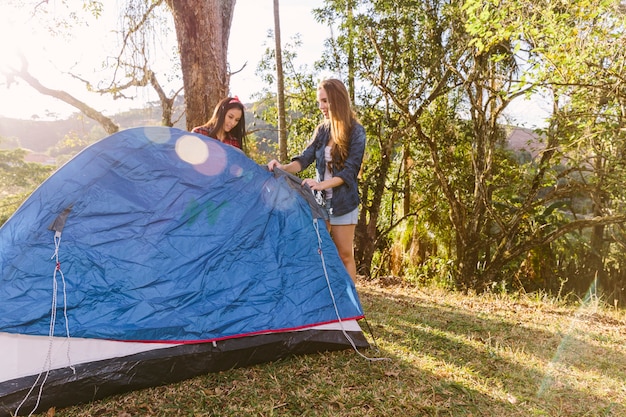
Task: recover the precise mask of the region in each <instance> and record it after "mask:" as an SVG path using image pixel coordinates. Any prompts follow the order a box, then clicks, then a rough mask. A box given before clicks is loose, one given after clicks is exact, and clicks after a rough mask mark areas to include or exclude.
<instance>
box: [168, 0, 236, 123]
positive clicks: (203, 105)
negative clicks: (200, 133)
mask: <svg viewBox="0 0 626 417" xmlns="http://www.w3.org/2000/svg"><path fill="white" fill-rule="evenodd" d="M167 5H168V6H169V8H170V9H171V11H172V16H173V17H174V26H175V28H176V38H177V39H178V49H179V51H180V61H181V62H180V63H181V69H182V73H183V84H184V87H185V113H186V116H187V129H189V130H191V129H192V128H193V127H194V126H198V125H200V124H203V123H205V122H206V121H207V120H208V119H209V118H210V117H211V115H212V113H213V108H214V107H215V105H216V104H217V103H218V102H219V100H220V99H221V98H223V97H225V96H227V95H228V86H229V83H230V80H229V73H228V63H227V52H228V38H229V36H230V25H231V23H232V19H233V12H234V9H235V0H202V1H198V0H167Z"/></svg>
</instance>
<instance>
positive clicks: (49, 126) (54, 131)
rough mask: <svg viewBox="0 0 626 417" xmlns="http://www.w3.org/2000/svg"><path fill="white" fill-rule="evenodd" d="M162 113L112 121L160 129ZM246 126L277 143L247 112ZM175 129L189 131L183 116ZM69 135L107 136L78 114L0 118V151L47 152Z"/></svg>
mask: <svg viewBox="0 0 626 417" xmlns="http://www.w3.org/2000/svg"><path fill="white" fill-rule="evenodd" d="M246 108H248V109H251V108H252V104H250V105H246ZM160 112H161V110H160V107H158V106H152V107H148V108H145V109H135V110H129V111H126V112H123V113H119V114H116V115H114V116H112V117H111V119H112V120H113V121H114V122H115V123H117V124H118V125H119V126H120V127H121V129H129V128H132V127H138V126H158V125H160V124H161V113H160ZM246 124H247V125H248V129H249V131H250V132H251V133H254V132H256V133H257V134H258V135H261V136H262V137H265V138H268V139H270V140H273V141H277V140H278V138H277V136H276V132H275V128H274V127H272V126H270V125H268V124H266V123H265V122H263V121H262V120H259V119H255V118H254V114H253V113H252V112H251V111H250V110H248V111H246ZM174 127H177V128H179V129H185V128H186V126H185V119H184V116H183V117H182V118H181V120H180V121H178V122H177V123H176V124H175V125H174ZM69 134H73V135H75V136H77V137H79V138H81V139H91V140H90V142H93V141H96V140H98V139H102V138H104V137H105V136H107V135H106V133H105V132H104V130H103V129H102V127H101V126H100V125H99V124H98V123H96V122H94V121H93V120H91V119H89V118H87V117H85V116H84V115H82V114H80V113H75V114H73V115H72V116H71V117H69V118H67V119H65V120H55V121H44V120H36V119H33V120H23V119H11V118H7V117H2V116H0V149H13V148H16V147H21V148H25V149H29V150H31V151H33V152H35V153H46V152H47V151H48V150H49V149H50V148H52V147H54V146H55V145H56V144H57V143H58V142H59V141H61V140H62V139H64V138H65V137H66V136H67V135H69Z"/></svg>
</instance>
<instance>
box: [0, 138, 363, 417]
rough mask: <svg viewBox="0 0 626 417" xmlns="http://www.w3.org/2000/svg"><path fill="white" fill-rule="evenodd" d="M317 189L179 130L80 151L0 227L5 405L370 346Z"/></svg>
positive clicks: (55, 401) (78, 397)
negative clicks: (314, 193)
mask: <svg viewBox="0 0 626 417" xmlns="http://www.w3.org/2000/svg"><path fill="white" fill-rule="evenodd" d="M294 184H295V185H294ZM309 197H310V194H307V192H306V190H304V189H302V187H300V186H299V185H298V184H297V183H294V182H292V180H291V179H290V178H289V176H288V175H275V174H273V173H270V172H268V171H267V169H266V168H265V167H263V166H260V165H258V164H256V163H254V162H253V161H252V160H250V159H249V158H248V157H246V156H245V155H244V154H243V153H242V152H241V151H239V150H238V149H236V148H234V147H231V146H228V145H223V144H222V143H220V142H218V141H215V140H213V139H209V138H206V137H202V136H200V135H196V134H192V133H189V132H186V131H182V130H178V129H173V128H163V127H149V128H135V129H129V130H125V131H122V132H119V133H116V134H114V135H112V136H110V137H108V138H106V139H103V140H102V141H100V142H98V143H96V144H94V145H92V146H90V147H88V148H87V149H85V150H84V151H83V152H81V153H80V154H78V155H77V156H76V157H74V158H73V159H72V160H71V161H69V162H68V163H67V164H65V165H64V166H63V167H61V168H60V169H59V170H58V171H57V172H56V173H55V174H54V175H52V176H51V177H50V178H49V179H48V180H47V181H45V182H44V183H43V184H42V185H41V186H40V187H39V188H38V189H37V190H36V191H35V192H34V193H33V194H32V195H31V197H30V198H29V199H28V200H27V201H26V202H25V203H24V204H23V205H22V206H21V207H20V208H19V209H18V210H17V212H16V213H15V214H14V215H13V216H12V217H11V218H10V219H9V220H8V221H7V222H6V223H5V224H4V225H3V227H2V228H0V274H1V275H0V300H1V302H0V350H1V351H2V355H0V356H2V358H0V416H4V415H9V414H10V413H15V412H16V410H17V411H19V413H22V412H29V411H30V410H31V409H33V408H36V409H38V410H43V409H45V408H47V407H50V406H57V407H61V406H66V405H70V404H75V403H80V402H86V401H91V400H94V399H97V398H102V397H104V396H107V395H111V394H114V393H119V392H124V391H129V390H134V389H138V388H143V387H148V386H155V385H160V384H164V383H168V382H172V381H178V380H181V379H185V378H189V377H191V376H195V375H199V374H203V373H206V372H214V371H219V370H224V369H229V368H232V367H235V366H247V365H251V364H255V363H260V362H265V361H271V360H275V359H279V358H282V357H285V356H289V355H293V354H302V353H309V352H317V351H324V350H336V349H345V348H350V347H353V348H362V347H367V346H368V344H367V341H366V340H365V338H364V337H363V334H362V332H361V329H360V328H359V326H358V324H357V320H358V319H360V318H362V317H363V310H362V307H361V305H360V302H359V299H358V296H357V293H356V290H355V287H354V284H353V283H352V280H351V279H350V277H349V275H348V274H347V272H346V271H345V268H344V267H343V264H342V262H341V260H340V258H339V256H338V254H337V251H336V248H335V246H334V244H333V242H332V240H331V238H330V236H329V234H328V232H327V231H326V228H325V225H324V221H323V219H321V218H319V217H320V216H321V215H320V214H319V213H318V212H317V211H316V210H315V206H314V205H312V204H311V202H310V198H309ZM42 384H43V389H42V390H41V393H39V388H40V387H41V385H42Z"/></svg>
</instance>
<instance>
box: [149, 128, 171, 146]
mask: <svg viewBox="0 0 626 417" xmlns="http://www.w3.org/2000/svg"><path fill="white" fill-rule="evenodd" d="M143 133H144V135H146V137H147V138H148V139H149V140H150V141H151V142H154V143H167V142H169V140H170V139H171V137H172V135H171V134H170V130H169V129H167V128H163V127H158V126H148V127H144V128H143Z"/></svg>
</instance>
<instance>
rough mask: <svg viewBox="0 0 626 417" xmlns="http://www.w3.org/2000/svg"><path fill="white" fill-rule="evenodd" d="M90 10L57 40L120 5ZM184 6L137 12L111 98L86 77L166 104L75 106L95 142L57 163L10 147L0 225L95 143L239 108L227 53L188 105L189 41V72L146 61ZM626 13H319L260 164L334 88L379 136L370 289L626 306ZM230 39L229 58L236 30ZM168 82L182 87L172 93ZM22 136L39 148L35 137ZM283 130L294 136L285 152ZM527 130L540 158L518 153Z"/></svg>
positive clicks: (579, 8)
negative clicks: (535, 110)
mask: <svg viewBox="0 0 626 417" xmlns="http://www.w3.org/2000/svg"><path fill="white" fill-rule="evenodd" d="M21 3H24V4H31V6H32V5H36V7H35V6H32V7H33V9H32V10H33V15H34V16H37V15H38V14H43V15H42V16H41V17H42V19H44V21H45V6H46V5H47V4H48V2H30V3H29V2H27V1H26V2H24V1H22V2H21ZM58 3H60V4H65V3H66V2H64V1H60V2H58ZM69 3H71V2H68V4H69ZM80 3H81V4H82V8H81V10H80V12H81V13H82V14H81V13H79V10H72V12H73V13H74V14H70V15H69V16H70V18H68V20H65V21H63V22H62V23H60V22H58V21H55V22H54V25H55V26H54V29H55V32H59V34H62V33H63V32H64V30H71V28H72V27H74V26H73V25H77V24H79V23H78V22H83V21H84V20H83V19H85V21H86V20H87V19H97V18H98V16H99V15H100V14H101V13H102V8H103V7H105V5H104V3H101V2H98V1H94V0H90V1H87V0H84V1H82V2H80ZM184 3H185V2H184V1H162V0H161V1H145V0H144V1H140V0H132V1H130V0H129V1H128V2H126V3H125V5H126V7H124V8H121V16H120V25H121V27H120V32H119V33H120V34H122V35H124V36H121V39H122V42H121V44H120V52H119V54H118V55H117V60H115V61H114V62H109V63H108V64H107V65H104V67H106V69H108V70H109V71H110V73H111V74H112V75H110V80H111V82H110V84H108V85H107V86H106V87H102V85H100V84H98V85H96V84H94V83H92V82H89V81H88V78H87V77H86V76H85V75H84V74H73V75H74V77H75V78H77V79H79V80H82V81H83V82H84V84H85V87H86V88H88V89H91V91H95V92H97V93H100V94H112V95H116V94H117V95H120V94H122V95H123V94H127V93H128V91H129V90H127V89H125V88H126V87H129V86H132V87H133V88H135V89H137V88H151V89H154V91H156V92H157V93H158V94H157V95H158V99H157V100H155V102H154V103H152V105H151V106H150V108H147V109H142V110H138V111H129V112H125V113H120V114H117V115H115V116H107V115H105V114H102V113H101V112H97V111H93V108H92V107H90V106H88V105H87V104H86V103H84V102H80V101H79V102H74V104H73V105H74V106H75V107H76V108H77V109H79V110H80V112H81V113H80V115H81V116H79V120H78V121H77V122H76V123H80V127H81V128H80V129H72V130H71V132H70V133H68V134H66V135H65V136H64V137H63V138H62V139H61V140H59V141H55V142H54V143H50V145H49V146H48V147H47V148H46V149H45V150H42V152H40V153H43V154H44V155H45V157H44V161H43V162H45V163H43V164H42V163H36V162H29V160H26V159H24V158H25V156H26V155H27V154H28V151H26V150H25V149H24V148H25V147H30V148H31V149H33V148H34V147H31V146H32V145H30V144H28V146H27V144H25V143H24V142H23V141H24V138H25V137H28V136H29V135H28V134H25V135H24V136H22V135H20V136H19V140H17V139H16V137H15V136H14V137H3V138H2V141H1V142H0V145H1V146H2V147H3V148H4V149H5V150H3V151H0V183H1V185H2V187H3V191H2V195H0V198H1V200H0V216H2V218H1V220H0V221H2V222H4V221H6V219H7V218H8V216H9V215H10V214H11V213H12V212H13V211H14V210H15V209H16V208H17V207H18V205H19V204H20V202H21V201H23V199H24V198H26V196H27V195H28V194H29V193H30V192H31V191H32V190H33V189H34V188H35V187H36V186H37V185H38V184H40V183H41V181H43V180H44V179H45V178H46V177H47V176H48V175H50V173H51V172H52V171H53V170H54V168H55V167H56V166H58V165H59V164H61V163H63V162H64V161H66V160H67V159H68V158H70V157H71V156H72V155H74V154H75V153H77V152H79V151H80V150H81V149H82V148H84V147H85V146H88V145H89V144H90V143H93V142H95V141H97V140H99V139H101V138H102V137H104V136H106V135H107V134H110V133H112V132H113V131H115V130H116V129H120V128H127V127H132V125H133V123H140V124H164V125H169V126H174V125H176V126H179V127H182V128H189V126H190V124H194V123H195V124H199V123H196V121H198V120H203V118H206V109H204V111H205V113H204V114H201V112H200V110H201V108H204V107H212V106H208V105H207V102H210V100H207V97H208V96H211V97H213V96H218V95H225V94H226V93H228V84H229V83H228V80H229V78H230V77H231V76H233V77H234V76H236V71H237V69H232V68H229V67H228V66H227V65H226V58H225V54H222V55H221V56H222V60H223V61H224V64H223V65H222V66H223V67H224V68H223V70H224V74H225V75H224V74H222V73H219V70H220V68H217V69H215V70H216V71H218V73H217V75H215V74H213V75H215V76H213V77H212V79H214V80H222V81H221V84H220V85H218V86H208V85H205V87H204V88H205V90H207V91H209V90H210V94H207V95H198V94H190V91H193V90H192V88H198V87H197V86H191V85H190V84H188V82H189V76H187V75H186V73H185V68H186V65H185V48H186V47H187V46H186V45H184V44H181V42H180V39H181V36H180V33H178V38H179V48H178V49H179V52H180V58H181V61H180V63H178V64H177V63H176V62H173V64H172V67H171V68H169V69H168V70H164V71H161V72H156V71H154V70H152V69H150V67H149V63H150V54H149V53H147V52H146V51H148V50H149V49H148V47H149V46H150V45H155V44H159V42H160V39H161V38H160V37H161V36H165V37H167V36H172V30H173V29H172V26H173V23H172V19H173V20H174V22H176V21H177V14H176V10H179V11H180V10H181V9H184V7H180V8H177V7H179V6H184ZM200 3H201V4H203V5H205V6H210V5H212V6H217V7H214V9H215V8H216V9H217V10H224V11H225V12H224V13H223V14H222V15H221V17H222V18H223V17H224V16H227V15H228V12H230V16H228V18H227V19H226V21H227V24H228V25H229V24H230V22H231V19H232V12H233V7H234V3H235V2H234V1H232V2H229V1H221V2H220V1H217V0H211V1H205V2H200ZM205 3H206V4H205ZM277 4H278V2H277V1H275V2H274V6H276V5H277ZM624 12H625V9H624V4H623V2H621V1H617V0H572V1H567V2H553V1H537V0H522V1H518V0H516V1H508V0H504V1H499V0H480V1H479V0H467V1H463V2H447V1H439V0H431V1H423V2H415V1H409V0H400V1H390V0H367V1H366V0H351V1H346V0H343V1H341V0H326V1H324V2H323V5H322V6H321V7H319V8H316V9H315V10H313V11H312V13H313V14H314V16H315V19H316V20H317V21H318V22H320V23H322V24H324V25H326V26H328V27H330V28H331V29H332V30H331V36H330V37H329V38H328V39H326V41H325V43H324V45H325V47H324V50H321V51H319V52H320V53H319V60H318V61H316V63H315V65H314V66H312V67H298V66H297V65H295V64H294V62H295V58H296V57H297V55H298V53H299V49H298V48H299V42H298V39H297V38H296V39H292V40H291V41H290V42H289V43H285V44H283V43H281V42H280V37H279V34H280V31H279V30H278V31H276V30H275V31H274V35H275V39H276V40H277V41H278V42H276V44H275V45H276V46H275V47H272V46H269V47H268V48H267V50H266V53H265V55H264V56H263V58H262V60H261V62H259V63H258V64H257V67H256V71H257V73H258V74H259V75H260V76H261V77H262V79H263V80H264V88H262V89H261V90H260V91H259V92H258V94H256V95H255V96H254V100H253V103H249V106H248V108H249V113H248V114H247V120H249V121H250V124H249V127H248V129H249V132H250V143H251V144H253V146H252V149H251V150H250V156H251V157H252V158H253V159H254V160H256V161H257V162H259V163H265V162H266V161H267V160H268V159H269V158H270V157H271V156H275V155H278V154H279V155H281V157H282V158H283V159H284V155H294V154H296V153H297V152H299V151H300V150H301V149H302V147H303V146H304V144H305V143H306V142H307V141H308V139H309V137H310V134H311V132H312V130H313V128H314V126H315V125H316V124H317V123H318V122H319V120H320V119H319V112H318V110H317V107H316V101H315V89H316V85H317V82H318V81H319V80H320V78H322V77H323V74H328V73H331V74H337V75H338V76H340V77H341V78H342V79H343V80H344V81H345V82H346V84H347V85H348V87H349V90H350V93H351V96H352V99H353V102H354V103H355V106H356V109H357V113H358V115H359V118H360V120H361V122H362V123H363V125H364V126H365V127H366V130H367V135H368V145H367V150H366V160H365V163H364V165H363V171H362V174H361V183H360V193H361V196H362V208H361V214H360V218H359V224H358V225H357V232H356V241H355V248H356V259H357V264H358V271H359V274H360V275H362V277H365V278H366V279H375V278H378V277H382V276H399V277H402V280H405V281H407V282H410V283H416V284H424V283H429V284H435V285H439V286H442V287H445V288H448V289H460V290H464V291H477V292H484V291H490V292H512V291H522V292H535V291H545V292H548V293H551V294H555V295H558V296H562V295H565V294H572V295H574V296H576V297H580V296H583V295H589V294H590V293H591V294H593V295H595V296H597V297H599V298H602V299H603V300H605V301H606V302H607V303H608V304H610V305H612V306H616V307H617V306H620V307H623V306H624V303H625V302H626V300H625V299H624V295H623V290H624V287H625V286H626V256H625V254H624V246H625V244H626V230H624V222H626V214H625V213H624V203H625V200H626V190H625V187H623V186H622V183H623V179H624V169H625V168H626V145H625V144H626V141H624V135H625V132H626V128H625V125H624V121H625V116H626V115H625V110H626V107H625V105H624V104H625V97H626V89H625V87H624V81H625V80H626V65H625V63H626V60H625V55H626V48H625V46H626V45H625V43H626V37H624V29H625V28H626V20H625V19H624V17H625V14H624ZM178 18H180V16H178ZM218 18H219V16H218ZM275 19H277V21H280V15H279V14H277V15H276V16H275ZM49 23H50V22H49ZM224 26H226V25H224ZM68 28H69V29H68ZM276 28H277V29H278V28H279V26H277V27H276ZM374 28H375V30H374ZM178 30H179V29H178V28H177V31H178ZM215 37H220V42H221V45H222V49H224V48H227V44H228V31H227V30H223V31H222V33H221V34H220V36H218V35H215ZM224 45H226V47H225V46H224ZM208 49H210V48H208ZM222 52H223V51H222ZM277 58H279V59H277ZM215 61H220V60H219V59H215ZM28 69H29V68H28V63H27V62H25V61H24V60H22V61H20V62H19V63H18V64H16V66H14V67H7V68H3V73H4V74H5V76H6V80H7V81H6V83H7V84H10V83H12V82H15V80H18V81H19V82H25V83H27V84H29V85H31V86H33V88H35V89H37V90H38V91H43V93H44V94H49V95H52V96H55V97H57V98H59V99H61V100H63V101H65V102H70V101H72V100H71V99H72V98H73V97H67V96H64V95H63V94H60V93H59V90H56V89H54V88H47V89H46V88H42V89H39V88H37V87H35V85H36V81H37V80H36V79H33V77H31V75H32V74H30V72H29V71H28ZM213 69H214V68H209V67H208V66H207V72H210V71H212V70H213ZM181 73H182V75H181ZM100 76H101V75H100ZM158 76H160V77H162V78H161V79H163V78H167V79H169V80H171V79H178V80H180V79H181V78H182V79H183V81H184V82H180V85H181V87H179V88H178V89H172V90H170V91H168V92H166V91H167V90H164V89H163V88H162V87H163V85H162V84H160V83H159V82H158V80H157V77H158ZM29 77H30V78H29ZM208 78H209V79H211V77H208ZM34 84H35V85H34ZM224 86H225V87H224ZM39 87H43V86H41V85H39ZM183 92H185V93H186V94H184V100H183ZM55 94H56V95H55ZM281 95H282V96H283V97H282V99H281V97H280V96H281ZM532 96H541V97H544V98H546V99H547V100H548V101H549V102H550V103H551V109H550V111H549V114H548V115H547V116H546V119H545V125H543V126H542V127H541V128H537V129H534V130H533V131H532V132H529V131H527V130H526V131H520V129H519V128H518V127H517V126H514V125H512V124H511V122H510V120H507V118H506V117H505V114H506V111H507V109H508V108H509V107H510V106H511V103H512V102H513V101H514V100H516V99H519V98H522V97H532ZM194 103H195V104H194ZM198 103H203V104H202V105H199V104H198ZM190 109H192V110H193V111H192V110H190ZM281 110H282V111H281ZM133 112H134V114H133ZM283 112H284V122H282V124H281V122H280V120H281V113H283ZM89 120H93V122H90V121H89ZM277 121H279V122H278V123H277ZM24 123H31V124H30V125H26V126H25V129H28V130H29V131H31V132H32V129H33V126H34V124H33V123H34V122H30V121H29V122H24ZM46 123H53V122H46ZM90 123H93V125H92V124H90ZM49 126H50V125H49ZM281 132H284V133H286V132H288V140H287V141H286V142H285V143H284V145H285V147H284V149H282V148H281V139H280V137H279V136H280V135H279V133H281ZM520 132H523V133H524V137H525V138H528V142H527V143H524V144H523V146H510V144H511V137H512V134H514V133H517V138H519V137H520V136H519V133H520ZM530 133H532V134H530ZM30 136H31V137H34V135H30ZM48 136H50V135H48ZM39 143H40V144H41V142H39ZM46 158H47V159H46Z"/></svg>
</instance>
